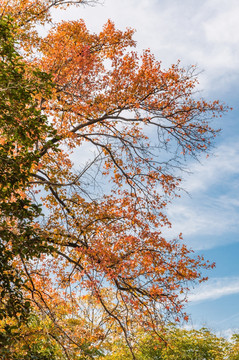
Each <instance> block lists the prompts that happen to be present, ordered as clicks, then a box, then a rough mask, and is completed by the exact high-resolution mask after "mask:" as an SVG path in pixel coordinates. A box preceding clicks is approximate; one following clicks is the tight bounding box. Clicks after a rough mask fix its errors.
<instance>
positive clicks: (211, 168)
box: [54, 0, 239, 335]
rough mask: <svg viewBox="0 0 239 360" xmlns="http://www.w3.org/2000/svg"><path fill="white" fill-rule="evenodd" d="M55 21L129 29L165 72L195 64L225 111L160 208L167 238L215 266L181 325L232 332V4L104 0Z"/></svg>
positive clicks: (237, 57) (237, 168)
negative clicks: (202, 152) (212, 137)
mask: <svg viewBox="0 0 239 360" xmlns="http://www.w3.org/2000/svg"><path fill="white" fill-rule="evenodd" d="M54 18H55V19H57V20H60V19H65V20H76V19H80V18H83V19H84V20H85V22H86V25H87V27H88V28H89V29H90V30H91V31H93V32H98V31H100V30H101V28H102V26H103V24H104V23H106V21H107V19H111V20H112V21H113V22H114V23H115V24H116V26H117V27H118V28H120V29H121V30H123V29H125V28H126V27H130V28H134V29H135V30H136V33H135V36H134V38H135V40H136V41H137V50H138V51H139V52H141V51H142V50H143V49H147V48H150V49H151V51H152V52H153V53H154V54H155V57H156V59H158V60H161V61H162V65H163V68H167V67H168V66H170V65H171V64H173V63H176V62H177V61H178V60H179V59H180V61H181V64H182V65H183V66H185V67H187V66H189V65H197V68H198V70H199V72H200V75H199V81H200V84H199V86H198V90H199V91H200V95H201V96H202V97H204V98H206V99H207V100H215V99H219V100H221V101H222V102H224V103H226V104H228V105H229V106H230V107H231V106H232V107H233V111H230V112H229V113H227V114H225V115H223V117H222V118H221V119H219V120H216V121H215V124H214V126H215V127H216V128H221V129H222V131H221V133H220V135H219V137H218V138H217V140H216V142H215V147H214V149H213V151H212V154H211V155H210V157H209V158H208V159H206V158H201V159H200V161H197V162H195V161H191V162H190V163H189V164H188V168H189V170H190V174H185V175H184V181H183V187H184V188H185V190H186V191H187V193H186V192H185V193H184V192H183V193H182V196H181V198H178V199H177V200H176V201H174V202H173V203H172V204H171V206H170V207H169V208H168V215H169V218H170V220H171V222H172V223H173V228H172V230H171V231H172V234H176V233H180V232H182V233H183V236H184V241H185V243H186V244H187V245H188V246H189V247H190V248H192V249H194V250H195V252H196V254H203V255H204V256H205V258H206V259H209V260H210V261H215V262H216V268H215V269H213V270H211V271H210V272H208V273H207V275H208V276H209V280H208V281H207V282H206V283H203V284H201V285H200V286H198V287H195V288H194V289H193V290H192V291H191V292H190V295H189V304H188V306H187V308H186V310H187V311H188V312H189V314H191V317H190V322H189V324H190V325H191V326H193V327H195V328H198V327H202V326H207V327H209V328H210V329H211V330H212V331H215V332H217V333H218V334H222V335H230V334H232V333H233V332H237V331H238V332H239V307H238V304H239V261H238V256H239V121H238V120H239V113H238V95H239V88H238V83H239V21H238V19H239V1H238V0H200V1H198V0H120V1H119V0H104V2H102V3H101V5H97V6H95V7H89V6H85V7H83V6H81V7H77V8H69V9H68V10H67V11H64V12H61V11H59V10H55V11H54Z"/></svg>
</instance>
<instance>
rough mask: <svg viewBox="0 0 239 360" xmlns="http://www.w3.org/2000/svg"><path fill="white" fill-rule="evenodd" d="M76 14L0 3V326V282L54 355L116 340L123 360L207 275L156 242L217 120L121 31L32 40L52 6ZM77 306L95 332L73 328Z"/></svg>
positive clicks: (67, 27)
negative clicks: (137, 332) (0, 269)
mask: <svg viewBox="0 0 239 360" xmlns="http://www.w3.org/2000/svg"><path fill="white" fill-rule="evenodd" d="M81 3H83V2H82V1H63V0H62V1H61V0H55V1H47V0H41V1H40V0H39V1H33V0H28V1H22V0H18V1H1V9H2V12H1V13H2V16H1V36H2V37H1V75H0V76H1V80H2V81H1V87H2V89H1V94H0V96H1V99H0V100H1V104H0V106H1V113H2V115H1V118H0V121H1V124H2V130H1V165H2V168H1V201H2V203H1V246H2V248H3V255H4V259H5V260H4V261H5V263H6V272H4V277H5V274H11V275H7V276H11V278H8V280H6V281H7V282H4V281H5V280H4V281H3V282H2V283H0V287H1V290H2V296H3V298H5V299H6V300H3V301H2V303H3V304H4V310H3V315H4V314H5V315H7V316H12V315H14V316H16V317H18V315H19V314H20V315H19V316H21V314H22V311H21V308H20V307H15V305H14V306H13V305H11V307H10V308H11V309H13V310H11V311H13V312H14V314H12V312H11V311H10V310H9V312H8V313H7V312H6V304H7V302H8V300H9V299H11V296H12V295H11V296H10V295H9V292H8V294H7V292H6V291H5V288H7V287H6V286H5V284H10V283H11V282H15V284H16V289H19V291H18V290H17V291H15V292H14V293H13V294H14V296H15V295H16V294H18V298H17V299H18V300H17V302H11V304H12V303H14V304H15V303H18V304H20V305H21V306H23V308H24V302H26V304H28V305H26V307H31V312H33V313H34V312H35V313H37V314H40V313H42V314H44V316H47V317H48V318H49V319H50V321H51V322H52V324H54V325H55V328H56V329H58V330H59V331H61V332H62V334H63V335H62V337H64V338H65V339H67V340H65V341H67V344H68V345H67V347H65V348H64V341H63V340H62V341H60V340H59V339H58V340H59V341H60V344H62V346H63V348H64V353H65V355H64V356H66V357H67V356H68V357H69V356H70V355H68V354H71V356H72V357H71V358H73V355H72V353H71V351H73V350H72V349H73V348H74V349H78V350H77V351H79V353H83V354H86V350H85V346H84V339H82V335H81V334H82V333H84V334H86V333H87V334H88V335H87V337H88V339H89V342H91V340H90V339H92V343H94V346H96V347H97V346H100V345H99V344H100V343H101V342H102V339H103V340H104V339H105V338H106V337H107V336H108V334H109V333H110V332H111V331H121V332H122V333H123V334H124V336H125V339H126V343H127V345H128V346H129V348H130V349H131V351H132V356H133V357H134V353H133V350H132V341H131V340H132V339H131V337H132V327H135V323H137V326H139V327H143V328H146V329H149V328H151V329H153V330H154V331H155V332H157V329H158V327H160V326H161V325H162V324H163V323H164V322H165V321H166V320H167V319H169V318H170V317H171V316H173V318H174V319H176V320H179V318H180V317H184V318H185V319H187V315H186V314H184V313H183V306H184V303H185V299H186V294H187V291H188V288H189V283H190V282H197V281H203V280H204V278H203V277H202V275H201V269H204V268H210V267H212V266H213V265H210V264H209V263H208V262H206V261H205V260H204V259H203V257H193V256H192V252H191V250H189V249H187V248H186V246H185V245H184V244H183V243H182V242H181V235H180V236H179V239H173V240H167V239H166V238H165V235H164V232H165V228H167V227H170V221H169V219H168V218H167V215H166V205H167V203H168V202H169V201H171V199H172V198H173V197H174V196H177V189H178V188H179V186H180V178H179V176H180V174H179V172H178V170H179V169H180V167H181V166H182V163H183V162H184V160H185V158H186V157H187V156H188V155H191V156H197V154H200V153H201V152H207V151H208V149H209V147H210V144H211V141H212V140H213V138H214V137H215V136H216V133H217V131H216V130H214V129H213V128H212V127H211V126H210V125H209V121H210V119H211V118H214V117H215V116H217V115H218V114H220V113H221V112H223V111H224V110H225V109H226V108H225V107H223V106H222V105H221V104H219V102H218V101H214V102H212V103H209V102H206V101H205V100H201V99H199V100H198V99H196V98H194V91H195V86H196V84H197V78H196V73H195V68H194V67H191V68H190V69H188V70H185V69H182V68H181V67H180V64H179V63H178V64H176V65H173V66H172V67H171V68H169V69H168V70H163V69H162V68H161V64H160V62H158V61H156V60H155V58H154V56H153V55H152V54H151V53H150V51H149V50H146V51H144V53H143V54H142V55H141V56H138V55H137V53H136V52H135V51H133V50H132V47H134V46H135V42H134V40H133V30H131V29H127V30H126V31H120V30H117V29H116V28H115V26H114V24H113V23H112V22H111V21H108V22H107V24H106V25H105V26H104V27H103V29H102V31H101V32H100V33H99V34H98V35H97V34H91V33H90V32H89V31H88V30H87V28H86V26H85V24H84V21H83V20H79V21H71V22H61V23H60V24H56V25H54V26H53V27H52V29H51V30H50V31H49V33H48V35H47V36H46V37H44V38H42V37H41V36H40V35H39V34H38V33H37V31H36V28H35V25H36V24H39V23H40V24H44V23H45V22H48V23H50V22H51V14H50V9H51V8H52V7H54V6H64V5H67V4H81ZM86 3H87V1H86ZM11 29H12V30H11ZM6 34H7V35H6ZM6 44H7V46H5V45H6ZM20 53H21V54H22V56H20V55H19V54H20ZM8 73H9V74H10V77H9V78H7V74H8ZM9 279H10V280H9ZM9 289H12V287H11V285H9ZM5 292H6V296H5ZM10 292H11V291H10ZM85 299H87V301H89V304H90V305H91V307H93V308H94V309H96V308H97V314H98V316H99V318H100V320H99V322H98V323H97V325H95V323H94V321H93V320H92V319H91V321H90V322H89V323H91V325H89V324H88V325H86V323H85V324H83V323H82V322H81V321H79V319H80V318H81V317H80V316H81V312H82V310H81V307H82V304H83V303H84V301H86V300H85ZM29 304H30V305H29ZM20 305H19V306H20ZM66 310H67V311H66ZM91 315H92V312H91ZM69 316H72V317H73V318H78V323H77V324H78V325H77V326H73V327H69V326H68V325H69V324H68V325H67V323H68V317H69ZM19 319H20V321H21V318H19ZM4 321H5V320H4ZM85 327H86V328H85ZM73 328H74V330H73ZM89 329H91V330H89ZM85 336H86V335H85ZM70 348H72V349H70ZM74 351H75V350H74ZM87 351H88V350H87ZM87 356H91V357H93V355H92V354H91V355H87Z"/></svg>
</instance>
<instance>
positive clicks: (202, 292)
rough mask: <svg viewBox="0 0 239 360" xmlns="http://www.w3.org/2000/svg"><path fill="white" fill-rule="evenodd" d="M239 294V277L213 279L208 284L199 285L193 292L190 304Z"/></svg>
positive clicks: (190, 295) (189, 297) (189, 298)
mask: <svg viewBox="0 0 239 360" xmlns="http://www.w3.org/2000/svg"><path fill="white" fill-rule="evenodd" d="M238 293H239V277H232V278H230V277H229V278H228V277H225V278H212V279H210V280H208V281H207V283H204V284H201V285H199V286H198V287H197V288H196V289H194V291H192V292H191V293H190V294H189V296H188V300H189V303H190V302H200V301H205V300H215V299H219V298H221V297H223V296H228V295H232V294H238Z"/></svg>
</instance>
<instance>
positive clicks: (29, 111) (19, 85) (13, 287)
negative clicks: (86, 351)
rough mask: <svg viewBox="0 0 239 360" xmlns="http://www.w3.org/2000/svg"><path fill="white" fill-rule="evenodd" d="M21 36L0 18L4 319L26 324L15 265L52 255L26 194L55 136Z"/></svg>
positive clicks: (44, 90)
mask: <svg viewBox="0 0 239 360" xmlns="http://www.w3.org/2000/svg"><path fill="white" fill-rule="evenodd" d="M16 30H17V28H16V26H15V25H14V22H13V20H12V19H11V18H10V17H7V16H6V17H1V18H0V214H1V217H0V240H1V242H0V293H1V303H0V319H1V318H3V317H8V316H10V317H12V316H14V317H19V320H20V319H21V320H22V319H23V318H25V317H27V315H28V313H29V301H28V300H24V299H23V294H22V289H23V287H24V279H23V278H22V273H21V272H20V270H19V269H18V268H17V266H16V264H15V263H14V262H15V260H16V258H17V257H19V256H20V257H21V258H22V259H24V258H26V259H27V258H31V257H33V256H37V255H38V254H40V253H42V252H46V251H47V249H45V244H44V241H43V239H41V238H40V237H39V234H38V233H37V231H36V229H35V228H34V226H33V220H34V219H35V218H37V217H39V215H40V214H41V207H40V206H39V205H37V204H34V203H32V202H31V199H29V198H27V197H26V196H25V195H24V190H25V189H26V187H27V186H28V182H29V177H30V173H31V171H32V168H33V167H34V166H35V165H36V164H37V162H38V159H39V152H38V149H37V147H36V142H37V140H38V139H43V141H44V138H47V136H48V135H51V134H53V133H54V132H53V131H52V129H51V128H50V126H48V125H47V122H46V116H45V115H42V113H41V110H40V108H39V105H38V103H37V98H38V96H39V95H40V94H41V97H42V96H45V97H48V96H49V95H50V92H51V88H52V83H51V79H50V76H49V75H47V74H46V73H44V72H41V71H39V70H38V69H31V67H30V66H29V65H27V63H26V62H24V61H23V59H22V57H21V56H20V55H19V54H18V52H17V51H16V39H17V32H16ZM8 331H10V330H9V329H8ZM2 341H3V340H2Z"/></svg>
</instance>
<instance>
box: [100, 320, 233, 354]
mask: <svg viewBox="0 0 239 360" xmlns="http://www.w3.org/2000/svg"><path fill="white" fill-rule="evenodd" d="M134 342H135V354H136V359H137V360H234V359H235V360H236V359H239V347H238V335H234V336H233V337H232V341H228V340H226V339H225V338H223V337H218V336H216V335H215V334H213V333H212V332H210V331H209V330H208V329H206V328H202V329H200V330H195V329H193V330H185V329H179V328H175V327H170V328H168V329H166V330H165V332H164V333H162V334H160V338H159V337H156V336H155V335H153V336H152V335H150V334H145V333H144V334H142V333H141V334H138V335H137V336H136V337H135V339H134ZM131 358H132V357H131V354H130V351H129V349H128V348H127V346H126V345H125V344H124V343H122V342H121V341H116V342H115V343H114V344H112V346H111V348H110V350H109V353H108V354H107V355H106V356H105V357H101V358H100V359H102V360H103V359H105V360H121V359H122V360H130V359H131Z"/></svg>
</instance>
